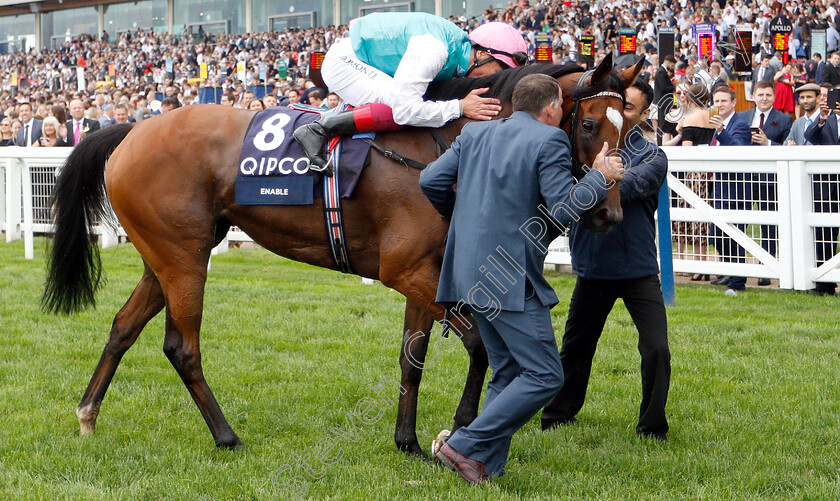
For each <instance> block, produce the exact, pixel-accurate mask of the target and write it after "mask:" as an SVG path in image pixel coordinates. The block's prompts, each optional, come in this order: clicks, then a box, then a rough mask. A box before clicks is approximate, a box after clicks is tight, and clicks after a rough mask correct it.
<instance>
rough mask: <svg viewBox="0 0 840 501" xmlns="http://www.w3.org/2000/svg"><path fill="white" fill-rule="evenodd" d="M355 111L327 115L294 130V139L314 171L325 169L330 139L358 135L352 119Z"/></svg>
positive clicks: (354, 121)
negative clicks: (326, 149) (326, 151)
mask: <svg viewBox="0 0 840 501" xmlns="http://www.w3.org/2000/svg"><path fill="white" fill-rule="evenodd" d="M354 111H355V110H347V111H342V112H341V113H336V114H335V115H328V116H325V117H323V118H321V119H319V120H316V121H314V122H312V123H311V124H308V125H303V126H301V127H298V128H297V129H295V132H294V134H293V135H294V137H295V140H296V141H297V142H298V144H299V145H300V147H301V148H303V152H304V153H306V156H308V157H309V161H310V162H311V164H312V165H310V168H311V169H312V170H315V171H323V170H325V169H326V167H327V159H326V157H325V156H324V155H325V148H326V146H327V143H328V142H329V140H330V139H332V138H333V137H335V136H344V135H352V134H358V132H359V128H358V127H357V126H356V120H355V119H354V118H353V112H354Z"/></svg>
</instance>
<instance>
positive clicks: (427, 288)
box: [380, 263, 487, 457]
mask: <svg viewBox="0 0 840 501" xmlns="http://www.w3.org/2000/svg"><path fill="white" fill-rule="evenodd" d="M419 264H420V266H418V271H415V272H413V273H399V274H396V275H395V276H393V277H392V276H390V275H389V274H388V273H387V271H388V269H387V268H385V269H384V270H380V279H381V280H382V283H383V284H385V285H387V286H389V287H393V288H394V289H396V290H398V291H400V292H402V293H403V294H404V295H405V296H406V298H408V301H407V302H406V308H405V326H404V330H403V343H402V349H401V350H400V367H401V369H402V378H401V379H402V383H401V384H402V385H403V388H402V390H403V391H404V393H403V394H402V395H401V396H400V402H399V410H398V411H397V426H396V433H395V435H394V439H395V441H396V443H397V447H398V448H399V449H400V450H403V451H406V452H409V453H412V454H416V455H418V456H421V457H426V454H425V453H424V452H423V450H422V449H421V448H420V445H419V443H418V442H417V433H416V424H417V394H418V390H419V387H420V381H421V379H422V376H423V374H422V371H423V370H424V368H429V366H428V364H426V350H427V349H428V346H429V337H430V335H431V330H432V324H433V318H434V316H435V315H436V316H437V317H438V318H441V319H442V318H443V307H441V306H440V305H438V304H436V303H434V297H435V292H436V288H437V277H438V276H439V274H440V272H439V265H438V266H437V267H434V266H427V264H428V263H419ZM421 270H422V271H421ZM383 271H384V273H383ZM419 304H426V305H430V309H431V310H432V311H429V309H424V308H421V307H420V306H418V305H419ZM453 328H455V329H458V333H460V334H461V341H462V342H463V343H464V347H465V348H466V349H467V353H468V354H469V356H470V367H469V371H468V372H467V380H466V383H465V385H464V392H463V394H462V396H461V401H460V403H459V404H458V408H457V410H456V411H455V416H454V424H453V427H454V429H458V428H460V427H461V426H466V425H468V424H470V423H471V422H472V421H473V420H474V419H475V417H476V416H477V415H478V403H479V400H480V399H481V390H482V387H483V386H484V376H485V374H486V373H487V353H486V352H485V351H484V345H483V344H482V342H481V337H480V336H479V334H478V328H477V327H476V326H475V324H474V323H473V324H472V326H471V328H469V329H467V328H465V327H464V326H463V324H462V323H461V322H459V321H457V319H456V320H454V321H453ZM450 335H452V336H454V335H456V333H454V332H453V333H451V334H450Z"/></svg>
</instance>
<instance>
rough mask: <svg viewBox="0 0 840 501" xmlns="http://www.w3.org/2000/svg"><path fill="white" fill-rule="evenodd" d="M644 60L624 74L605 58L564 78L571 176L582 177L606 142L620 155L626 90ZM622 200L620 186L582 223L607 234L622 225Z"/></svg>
mask: <svg viewBox="0 0 840 501" xmlns="http://www.w3.org/2000/svg"><path fill="white" fill-rule="evenodd" d="M643 64H644V58H643V59H641V60H639V62H638V63H637V64H636V65H635V66H631V67H629V68H627V69H625V70H624V71H622V72H621V73H615V72H613V70H612V56H611V55H610V54H608V55H607V57H605V58H604V59H603V60H602V61H601V63H600V64H599V65H598V66H597V67H596V68H595V69H593V70H591V71H588V72H586V73H577V74H575V75H570V78H568V79H562V80H561V84H562V85H563V107H564V110H563V111H564V117H563V122H562V123H561V127H562V128H563V130H565V131H566V133H567V134H568V135H569V140H570V142H571V144H572V169H573V172H572V174H573V175H574V176H575V178H577V179H580V178H582V177H583V176H584V175H585V174H586V173H587V172H588V171H589V169H590V168H592V166H593V165H594V163H595V157H596V156H597V155H598V153H599V152H600V151H601V148H602V147H603V145H604V143H605V142H606V143H607V144H608V145H609V147H610V150H611V153H613V154H618V149H619V148H620V147H621V144H622V141H623V138H624V134H625V133H626V132H627V131H626V130H625V127H624V113H623V112H624V90H625V89H626V88H627V87H629V86H630V85H632V83H633V82H634V81H635V79H636V76H637V75H638V74H639V72H640V71H641V70H642V65H643ZM623 217H624V215H623V212H622V210H621V198H620V196H619V191H618V183H615V184H614V185H613V186H612V187H611V188H610V189H609V190H608V192H607V198H606V199H604V200H603V201H602V202H600V203H599V204H597V205H596V206H595V207H592V208H591V209H589V210H587V211H586V212H585V213H584V214H583V216H581V219H580V223H581V224H582V225H583V227H584V228H586V229H587V230H589V231H594V232H597V233H606V232H608V231H610V230H611V229H612V228H613V227H614V226H615V225H617V224H618V223H620V222H621V220H622V218H623Z"/></svg>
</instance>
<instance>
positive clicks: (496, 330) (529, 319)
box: [448, 284, 563, 476]
mask: <svg viewBox="0 0 840 501" xmlns="http://www.w3.org/2000/svg"><path fill="white" fill-rule="evenodd" d="M527 285H528V286H529V287H527V289H526V290H527V294H528V295H529V296H530V297H528V298H526V300H525V311H519V312H515V311H499V312H498V314H497V315H496V316H495V317H493V318H488V317H487V316H485V315H482V314H481V313H478V312H475V311H473V318H474V319H475V321H476V324H477V325H478V329H479V331H480V332H481V340H482V341H484V348H485V349H486V350H487V358H488V360H489V362H490V367H491V368H492V369H493V377H492V378H491V379H490V382H489V383H488V384H487V393H486V395H485V397H484V406H483V407H482V410H481V414H479V415H478V417H477V418H476V419H475V421H473V422H472V423H471V424H470V425H469V426H467V427H464V428H460V429H458V430H457V431H456V432H455V433H454V434H453V435H452V437H451V438H450V439H449V441H448V444H449V445H450V446H452V447H453V448H454V449H455V450H456V451H458V452H459V453H461V454H463V455H464V456H466V457H468V458H470V459H473V460H476V461H480V462H482V463H484V467H485V469H486V470H487V473H488V474H489V475H491V476H492V475H502V474H503V473H504V469H505V464H506V463H507V458H508V451H509V450H510V439H511V437H512V436H513V434H514V433H516V431H517V430H519V429H520V428H522V426H524V425H525V423H527V422H528V421H529V420H530V419H531V418H532V417H534V415H536V413H537V412H538V411H539V410H540V409H542V407H543V406H544V405H545V404H546V403H548V401H549V400H551V398H552V397H553V396H554V395H555V394H556V393H557V392H558V391H559V390H560V388H561V387H562V386H563V365H562V364H561V362H560V355H559V352H558V350H557V342H556V341H555V338H554V329H552V327H551V314H550V309H549V307H547V306H543V304H542V303H541V302H540V300H539V298H537V296H536V295H535V294H534V292H533V288H531V287H530V284H527Z"/></svg>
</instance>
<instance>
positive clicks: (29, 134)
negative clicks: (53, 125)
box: [15, 103, 43, 146]
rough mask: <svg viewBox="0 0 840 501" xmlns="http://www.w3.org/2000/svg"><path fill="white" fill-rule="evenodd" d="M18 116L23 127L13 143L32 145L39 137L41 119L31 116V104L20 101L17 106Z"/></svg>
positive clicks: (41, 124)
mask: <svg viewBox="0 0 840 501" xmlns="http://www.w3.org/2000/svg"><path fill="white" fill-rule="evenodd" d="M18 118H19V119H20V122H21V123H22V124H23V127H21V128H20V130H19V131H18V133H17V137H16V138H15V144H16V145H18V146H32V145H33V144H35V143H37V142H38V140H39V139H40V138H41V128H42V126H43V121H41V120H38V119H35V118H32V105H31V104H29V103H21V104H20V106H19V107H18Z"/></svg>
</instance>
